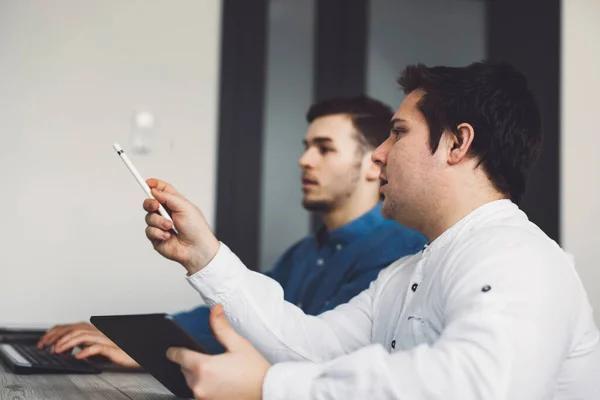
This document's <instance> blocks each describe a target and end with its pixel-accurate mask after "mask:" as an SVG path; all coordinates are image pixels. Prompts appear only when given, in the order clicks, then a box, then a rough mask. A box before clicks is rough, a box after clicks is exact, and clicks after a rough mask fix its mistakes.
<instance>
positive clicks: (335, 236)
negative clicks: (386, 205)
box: [317, 203, 385, 246]
mask: <svg viewBox="0 0 600 400" xmlns="http://www.w3.org/2000/svg"><path fill="white" fill-rule="evenodd" d="M383 221H385V218H384V217H383V215H381V203H378V204H377V205H376V206H375V207H373V208H372V209H371V210H369V211H368V212H366V213H364V214H363V215H361V216H360V217H358V218H356V219H355V220H352V221H350V222H348V223H347V224H346V225H342V226H340V227H339V228H336V229H334V230H332V231H331V232H328V231H327V229H326V228H325V226H322V227H321V228H320V229H319V231H318V232H317V244H318V246H323V245H325V244H327V245H333V246H335V245H345V244H347V243H350V242H352V241H354V240H356V239H358V238H360V237H363V236H366V235H369V234H371V232H373V230H374V229H375V228H376V227H377V226H379V224H381V223H382V222H383Z"/></svg>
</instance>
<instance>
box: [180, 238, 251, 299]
mask: <svg viewBox="0 0 600 400" xmlns="http://www.w3.org/2000/svg"><path fill="white" fill-rule="evenodd" d="M219 243H220V246H219V250H218V251H217V254H216V255H215V256H214V258H213V259H212V260H211V262H210V263H208V265H207V266H206V267H204V268H202V269H201V270H200V271H198V272H196V273H195V274H194V275H191V276H187V277H186V280H187V281H188V283H189V284H190V285H192V287H193V288H194V289H196V291H197V292H198V293H200V295H201V296H202V298H203V299H204V301H205V302H206V303H207V305H209V306H210V307H212V306H214V305H215V304H219V303H224V302H225V300H226V299H227V298H228V297H229V296H230V295H231V294H233V293H235V292H236V290H237V289H238V288H239V286H240V285H241V283H242V277H243V276H244V274H245V273H246V272H247V271H248V268H246V266H245V265H244V264H243V263H242V261H241V260H240V259H239V258H238V257H237V256H236V255H235V254H234V253H233V252H232V251H231V250H230V249H229V247H227V245H225V243H223V242H219Z"/></svg>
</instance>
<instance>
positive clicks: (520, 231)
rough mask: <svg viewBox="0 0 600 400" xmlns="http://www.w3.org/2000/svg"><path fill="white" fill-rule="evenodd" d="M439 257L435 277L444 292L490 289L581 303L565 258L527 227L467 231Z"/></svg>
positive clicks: (523, 223) (578, 287)
mask: <svg viewBox="0 0 600 400" xmlns="http://www.w3.org/2000/svg"><path fill="white" fill-rule="evenodd" d="M444 253H446V254H445V255H444V260H440V262H441V263H442V264H443V265H441V267H442V273H441V276H442V277H444V279H445V280H446V283H447V284H448V285H447V286H449V287H453V288H454V289H456V290H459V291H460V290H461V288H464V289H465V290H476V289H477V288H478V287H479V289H481V287H483V286H493V287H494V289H497V290H500V291H502V292H505V293H512V294H517V293H521V294H523V295H526V296H529V297H530V298H532V299H533V298H535V297H538V298H540V299H548V298H550V297H556V295H557V294H558V293H561V296H563V299H564V300H566V299H567V298H568V297H570V298H571V299H572V300H574V301H577V300H576V299H580V298H581V294H582V286H581V283H580V281H579V278H578V276H577V273H576V272H575V269H574V266H573V265H572V263H571V262H570V260H569V258H568V256H567V255H566V254H565V252H564V251H563V250H562V249H561V248H560V247H559V246H558V244H557V243H556V242H554V241H553V240H552V239H550V238H549V237H548V236H546V235H545V234H544V233H543V232H542V231H541V230H540V229H539V228H538V227H537V226H536V225H535V224H533V223H531V222H529V221H520V222H518V223H511V221H504V223H498V224H490V225H486V226H482V227H477V228H474V229H471V230H470V231H468V232H465V233H464V234H462V235H459V236H458V237H457V239H456V240H455V241H454V242H453V243H452V245H451V246H450V248H449V249H448V251H447V252H444ZM482 285H483V286H482ZM471 286H474V287H473V288H471ZM480 286H481V287H480Z"/></svg>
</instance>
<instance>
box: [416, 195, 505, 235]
mask: <svg viewBox="0 0 600 400" xmlns="http://www.w3.org/2000/svg"><path fill="white" fill-rule="evenodd" d="M467 187H468V186H467ZM470 189H471V190H469V189H467V188H465V187H464V186H463V187H462V188H458V187H457V188H456V189H455V190H454V191H453V192H452V191H450V193H452V195H446V196H443V198H444V200H440V201H438V202H437V203H436V204H435V209H436V211H435V212H434V213H432V217H433V218H432V219H430V221H429V223H426V224H425V225H426V226H424V227H422V229H421V232H423V234H425V236H427V238H428V239H429V241H430V242H433V241H434V240H435V239H437V238H438V237H439V236H440V235H442V234H443V233H444V232H445V231H447V230H448V229H450V228H451V227H452V226H453V225H454V224H456V223H457V222H458V221H460V220H461V219H463V218H464V217H466V216H467V215H469V214H470V213H472V212H473V211H475V210H476V209H478V208H479V207H481V206H483V205H484V204H487V203H490V202H492V201H496V200H501V199H505V198H507V197H506V195H504V194H502V193H500V192H498V191H497V190H495V189H494V188H493V187H491V185H490V186H485V187H470ZM447 194H448V193H447Z"/></svg>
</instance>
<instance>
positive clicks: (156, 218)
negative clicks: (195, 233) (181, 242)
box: [146, 213, 173, 231]
mask: <svg viewBox="0 0 600 400" xmlns="http://www.w3.org/2000/svg"><path fill="white" fill-rule="evenodd" d="M146 224H147V225H148V226H153V227H155V228H159V229H162V230H165V231H168V230H169V229H171V228H172V227H173V223H172V222H171V221H169V220H168V219H166V218H165V217H163V216H162V215H159V214H157V213H148V214H146Z"/></svg>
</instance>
